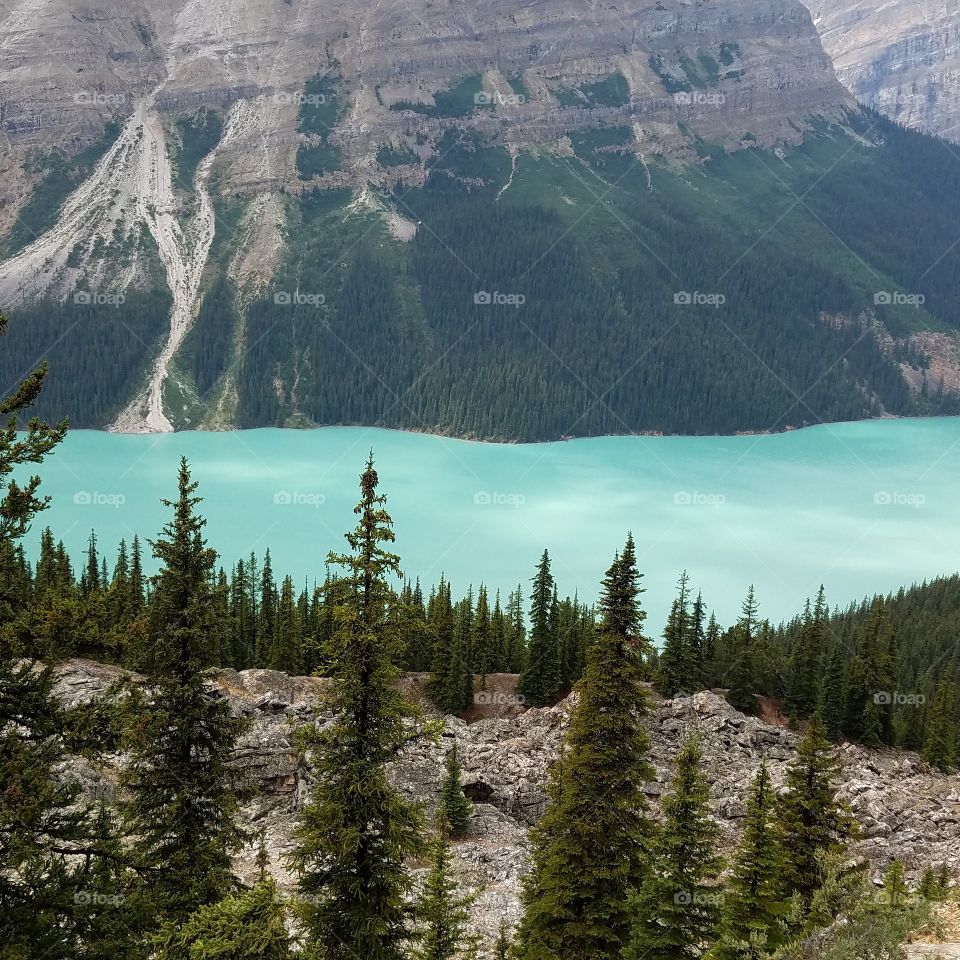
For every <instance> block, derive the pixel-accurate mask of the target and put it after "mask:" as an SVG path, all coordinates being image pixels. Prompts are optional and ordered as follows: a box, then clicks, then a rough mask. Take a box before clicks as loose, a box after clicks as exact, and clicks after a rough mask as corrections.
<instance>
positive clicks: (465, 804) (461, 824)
mask: <svg viewBox="0 0 960 960" xmlns="http://www.w3.org/2000/svg"><path fill="white" fill-rule="evenodd" d="M440 805H441V807H442V808H443V812H444V816H445V817H446V820H447V823H448V824H449V825H450V835H451V836H453V837H463V836H465V835H466V833H467V828H468V827H469V826H470V801H469V800H468V799H467V798H466V795H465V794H464V792H463V786H462V784H461V782H460V758H459V757H458V755H457V741H456V740H454V741H453V746H452V747H451V748H450V749H449V750H448V751H447V759H446V773H445V775H444V778H443V783H442V784H441V786H440Z"/></svg>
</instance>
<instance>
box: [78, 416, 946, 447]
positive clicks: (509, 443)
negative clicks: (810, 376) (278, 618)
mask: <svg viewBox="0 0 960 960" xmlns="http://www.w3.org/2000/svg"><path fill="white" fill-rule="evenodd" d="M938 420H956V421H958V422H960V415H949V414H944V415H939V416H923V417H900V416H892V415H886V416H882V417H867V418H864V419H862V420H828V421H823V422H821V423H809V424H804V425H803V426H799V427H786V428H784V429H783V430H741V431H738V432H736V433H660V432H656V431H647V432H644V431H640V432H637V433H598V434H589V435H584V436H570V437H557V438H556V439H554V440H500V439H496V438H479V437H469V436H461V435H458V434H455V433H435V432H433V431H430V430H422V429H417V428H415V427H384V426H378V425H375V424H369V423H328V424H322V425H318V426H310V427H240V428H236V429H230V430H206V429H187V430H173V431H159V430H158V431H140V430H138V431H130V432H125V431H120V430H113V429H109V428H105V427H75V428H70V429H69V430H68V435H69V434H76V433H98V434H104V435H110V436H116V437H150V438H154V439H156V438H159V437H164V436H169V437H175V436H177V435H178V434H210V435H211V436H215V435H218V434H225V435H228V434H250V433H257V432H259V431H267V430H269V431H276V432H282V433H290V434H297V433H321V432H323V431H325V430H379V431H382V432H384V433H397V434H412V435H414V436H421V437H431V438H434V439H437V440H456V441H458V442H460V443H470V444H476V445H478V446H498V447H537V446H548V445H551V444H561V443H577V442H579V441H585V440H626V439H631V438H632V439H642V440H677V439H684V440H735V439H738V438H741V437H779V436H786V435H788V434H791V433H807V432H810V431H812V430H818V429H828V428H830V427H838V426H840V427H842V426H846V425H848V424H868V423H886V422H890V421H896V422H900V423H903V422H907V423H913V422H919V423H926V422H932V421H938Z"/></svg>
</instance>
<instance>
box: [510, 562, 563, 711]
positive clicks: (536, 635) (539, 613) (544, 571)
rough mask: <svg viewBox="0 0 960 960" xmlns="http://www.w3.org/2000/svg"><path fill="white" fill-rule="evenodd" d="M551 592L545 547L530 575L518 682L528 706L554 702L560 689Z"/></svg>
mask: <svg viewBox="0 0 960 960" xmlns="http://www.w3.org/2000/svg"><path fill="white" fill-rule="evenodd" d="M554 593H555V585H554V581H553V575H552V574H551V573H550V555H549V553H547V551H546V550H544V551H543V556H542V557H541V558H540V563H539V565H538V567H537V573H536V575H535V576H534V578H533V593H532V595H531V599H530V646H529V649H528V652H527V664H526V667H525V669H524V670H523V672H522V673H521V674H520V679H519V681H518V682H517V693H518V694H519V695H520V696H521V697H523V699H524V703H526V704H527V705H528V706H531V707H543V706H546V705H548V704H551V703H553V702H554V700H555V698H556V696H557V694H558V693H559V691H560V662H559V655H558V650H557V638H556V634H555V633H554V626H555V623H554V622H553V619H552V617H551V612H552V610H553V600H554Z"/></svg>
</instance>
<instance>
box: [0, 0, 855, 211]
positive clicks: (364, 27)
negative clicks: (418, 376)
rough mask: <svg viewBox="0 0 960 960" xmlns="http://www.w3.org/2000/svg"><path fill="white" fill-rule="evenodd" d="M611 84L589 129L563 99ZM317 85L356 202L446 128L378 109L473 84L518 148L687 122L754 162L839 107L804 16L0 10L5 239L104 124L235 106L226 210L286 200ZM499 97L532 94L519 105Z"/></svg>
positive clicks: (272, 2) (683, 5)
mask: <svg viewBox="0 0 960 960" xmlns="http://www.w3.org/2000/svg"><path fill="white" fill-rule="evenodd" d="M721 47H723V50H724V54H723V56H722V57H721V56H720V52H721ZM701 55H703V56H708V57H710V58H711V59H712V60H713V62H714V63H715V65H716V70H715V71H714V75H712V76H711V77H709V78H707V79H709V81H710V90H711V93H713V94H714V96H713V97H711V98H710V99H709V100H706V99H704V102H702V103H697V102H690V101H687V102H686V103H684V102H683V100H682V98H681V101H677V100H676V99H675V98H674V93H675V91H674V90H672V89H667V87H669V86H670V81H669V79H666V80H665V78H670V77H671V76H673V77H676V78H678V79H679V80H681V81H683V80H684V71H683V62H684V59H685V58H686V62H687V63H688V64H689V65H690V67H691V68H694V69H696V70H700V71H703V70H704V69H705V68H704V67H703V64H702V63H701V62H700V60H699V59H698V58H699V57H700V56H701ZM698 64H699V65H698ZM721 68H722V69H721ZM710 69H711V70H713V69H714V68H713V67H711V68H710ZM717 71H718V72H717ZM616 72H619V73H621V74H622V75H623V76H624V77H625V78H626V80H627V82H628V85H629V88H630V100H629V103H627V104H625V105H622V106H619V107H616V108H612V107H611V108H603V107H598V108H597V109H596V110H593V111H587V110H585V109H581V108H580V107H578V106H577V105H576V102H575V98H574V102H572V103H571V101H570V99H569V98H567V99H566V100H563V99H562V98H560V97H558V96H557V90H558V89H559V88H561V87H563V86H564V85H566V84H569V83H575V82H581V81H589V80H596V79H602V78H603V77H606V76H609V75H611V74H613V73H616ZM318 73H322V74H329V75H338V76H340V77H342V80H343V83H344V84H345V86H346V90H347V96H348V99H349V109H348V110H347V111H346V113H345V115H344V116H343V117H342V118H341V120H340V122H339V128H338V131H337V136H336V140H337V141H338V143H339V144H340V145H341V146H342V147H343V149H344V151H345V154H346V155H347V157H348V159H349V160H350V161H352V162H354V163H356V164H357V170H356V172H355V175H354V176H353V178H352V179H353V180H354V181H355V182H359V181H360V180H362V179H363V176H364V174H365V173H368V172H369V169H370V168H371V167H372V166H373V165H374V160H373V157H374V155H375V152H376V148H377V146H378V145H380V144H382V143H385V142H389V141H390V139H391V138H392V137H395V136H396V135H397V134H398V133H401V132H402V131H403V130H404V129H405V128H408V127H410V126H411V123H413V122H415V124H416V126H417V127H418V128H423V129H426V130H427V132H428V133H429V132H430V131H431V129H432V128H439V127H441V126H442V125H443V124H442V123H441V122H439V121H431V120H428V119H427V118H425V117H422V116H421V117H417V116H416V115H414V114H411V113H409V112H407V111H402V110H401V111H397V110H391V109H390V107H391V105H396V104H397V103H398V101H401V100H408V101H422V102H424V103H427V104H430V103H432V102H433V97H434V95H435V94H436V93H437V92H438V91H441V90H444V89H445V88H447V87H449V86H450V85H451V83H453V82H455V81H456V80H457V79H458V78H460V77H463V76H465V75H470V74H477V75H482V76H483V78H484V89H485V90H486V91H487V93H488V95H489V97H490V100H489V103H491V104H496V106H497V109H496V110H494V111H489V110H488V111H483V112H484V113H486V114H487V117H486V118H485V119H480V120H477V121H475V122H476V123H477V124H478V125H479V126H481V127H483V128H484V129H485V130H486V131H487V132H488V133H490V134H496V135H498V136H499V137H500V138H501V139H502V140H503V141H505V142H512V143H517V142H523V143H534V142H540V141H553V140H556V139H557V138H558V137H559V136H561V135H562V134H563V133H565V132H566V131H568V130H570V129H575V128H578V127H581V126H594V125H596V124H598V123H604V124H608V125H609V124H611V123H617V122H619V123H623V122H627V123H629V122H631V121H633V120H636V121H639V122H641V123H648V124H650V130H651V132H653V131H655V130H656V125H660V124H662V125H666V126H667V127H668V128H670V129H671V130H672V131H673V134H674V135H675V134H676V130H677V123H678V121H682V122H684V123H686V124H687V126H688V127H690V128H691V129H695V130H697V131H698V132H700V133H702V135H704V136H711V137H713V138H715V139H723V140H729V141H731V142H734V143H735V142H737V141H738V139H739V137H740V136H741V135H742V134H743V133H744V131H746V130H750V131H752V132H753V133H754V135H755V136H756V137H758V138H759V139H760V141H761V142H762V141H763V140H764V139H768V140H771V141H776V140H777V139H795V138H796V136H797V130H796V129H795V126H796V124H798V123H799V124H802V123H803V121H804V119H805V118H807V117H809V116H810V115H812V114H824V113H827V114H836V113H837V112H838V111H839V110H840V108H841V106H842V104H843V103H844V102H845V94H844V91H843V89H842V88H841V87H840V85H839V84H838V83H837V81H836V78H835V76H834V74H833V71H832V69H831V65H830V61H829V58H828V57H827V56H826V55H825V54H824V52H823V49H822V48H821V45H820V43H819V40H818V38H817V34H816V31H815V30H814V29H813V27H812V24H811V22H810V17H809V14H808V12H807V10H806V9H805V8H804V7H803V6H802V4H800V3H799V2H797V0H727V2H724V3H720V2H718V0H626V2H625V3H617V4H613V3H593V4H583V3H580V2H577V0H549V2H545V3H536V4H534V3H503V2H501V0H480V2H479V3H474V4H469V5H463V4H452V3H446V2H444V3H440V4H434V3H423V2H419V3H418V2H414V3H397V2H394V3H388V4H385V5H384V4H381V5H379V6H377V7H376V9H371V8H370V7H369V5H365V4H351V3H343V2H340V0H203V2H201V0H157V2H153V3H146V2H144V0H98V3H97V4H96V5H94V6H90V5H89V4H88V3H85V2H83V0H49V2H44V3H37V2H36V0H0V154H4V155H5V157H4V162H3V166H4V173H5V176H4V183H5V186H4V193H3V196H2V197H0V199H2V200H3V201H4V209H2V211H0V230H2V229H3V228H4V227H5V225H6V222H8V221H9V219H10V218H11V217H12V216H13V215H14V214H15V213H16V211H17V210H18V209H19V208H20V207H21V206H22V204H23V202H25V200H26V198H27V196H28V195H29V190H30V188H31V187H32V186H33V185H34V182H35V181H34V176H33V173H32V172H31V165H30V164H29V163H25V161H26V158H27V157H28V155H29V154H30V152H31V151H36V150H40V151H43V150H49V149H51V148H66V149H67V150H68V152H70V151H75V150H76V149H77V148H78V147H79V146H80V145H82V144H83V143H88V142H89V141H90V140H92V139H93V138H94V137H95V136H96V135H98V134H99V133H100V132H102V130H103V128H104V125H105V123H106V122H107V121H108V120H111V119H112V120H116V121H118V122H119V123H120V124H121V125H122V124H124V123H125V122H126V121H127V120H128V119H129V118H130V117H131V116H132V115H134V114H136V112H137V110H138V109H139V108H140V107H143V106H145V107H146V108H147V109H148V111H155V112H157V113H159V114H160V115H165V116H166V115H173V114H176V113H178V112H182V111H186V110H189V109H193V108H195V107H197V106H198V105H201V104H216V105H219V106H221V107H223V108H225V109H226V108H229V107H230V106H231V105H232V104H236V102H237V101H242V102H243V103H244V107H243V109H242V113H243V117H242V122H240V123H238V124H237V129H235V130H234V131H233V132H232V134H231V138H230V143H229V144H227V145H226V149H225V150H224V151H223V156H222V157H221V158H220V163H221V164H222V165H223V167H224V168H225V170H226V171H227V176H226V179H225V182H224V184H223V187H224V189H225V191H226V190H233V191H236V190H246V191H249V192H251V193H257V192H258V191H259V190H261V189H263V188H267V187H269V188H271V189H276V188H278V187H279V186H281V185H290V184H291V183H293V182H295V179H296V177H295V173H294V168H293V156H294V155H295V152H296V147H297V144H298V137H297V134H296V116H297V112H298V106H299V103H300V102H301V101H300V100H299V99H298V97H300V96H302V92H303V89H304V84H305V82H306V80H307V79H308V78H309V77H311V76H313V75H315V74H318ZM705 76H706V75H705ZM511 81H512V82H514V83H518V84H520V85H521V86H522V88H523V89H524V90H525V91H526V92H525V93H524V94H522V95H519V96H518V95H514V94H513V90H512V88H511V86H510V82H511ZM665 83H666V86H665ZM687 89H689V86H688V87H687ZM692 99H693V100H694V101H696V98H692ZM791 120H793V121H794V125H793V126H791V123H790V121H791ZM433 132H436V130H435V129H434V130H433ZM668 139H669V137H668Z"/></svg>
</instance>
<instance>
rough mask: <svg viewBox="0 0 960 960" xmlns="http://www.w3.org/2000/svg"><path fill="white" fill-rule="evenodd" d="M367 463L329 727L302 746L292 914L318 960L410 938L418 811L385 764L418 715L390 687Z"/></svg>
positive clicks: (395, 644) (390, 644) (377, 532)
mask: <svg viewBox="0 0 960 960" xmlns="http://www.w3.org/2000/svg"><path fill="white" fill-rule="evenodd" d="M378 484H379V478H378V476H377V471H376V470H375V469H374V465H373V457H372V455H371V457H370V459H369V460H368V461H367V464H366V467H365V469H364V471H363V474H362V475H361V477H360V491H361V499H360V502H359V504H358V505H357V507H356V508H355V510H354V512H355V513H356V514H357V516H358V518H359V520H358V523H357V526H356V528H355V529H354V530H352V531H351V532H349V533H347V534H346V539H347V542H348V544H349V545H350V553H348V554H339V555H337V554H331V556H330V558H329V562H330V563H333V564H337V565H340V566H342V567H344V568H345V569H346V575H345V577H344V578H343V580H342V583H343V585H344V587H345V590H344V591H343V593H342V594H341V595H340V597H339V598H338V599H339V602H338V603H337V605H336V607H335V608H334V613H333V616H334V620H335V630H334V632H333V634H332V637H331V649H330V651H329V660H330V675H331V678H332V683H331V685H330V687H329V689H328V690H327V691H326V692H325V694H324V698H323V707H324V709H325V711H326V712H327V713H328V714H329V715H330V716H331V717H332V722H330V723H329V724H328V725H326V726H323V727H320V726H315V727H312V728H310V730H309V731H308V733H307V735H306V737H305V746H306V747H307V748H308V749H309V750H310V752H311V754H312V756H313V760H314V768H315V771H316V786H315V787H314V789H313V794H312V796H311V798H310V802H309V803H308V805H307V806H306V808H305V809H304V810H303V813H302V817H301V821H300V824H299V826H298V828H297V830H296V847H295V849H294V852H293V855H292V857H291V863H292V865H293V866H294V867H295V868H296V869H297V871H298V873H299V890H300V900H299V902H298V904H297V912H298V914H299V917H300V921H301V924H302V926H303V930H304V935H305V940H306V944H307V949H308V950H309V951H312V953H314V954H316V955H319V956H320V957H323V958H324V960H356V958H357V957H363V958H364V960H402V958H404V957H406V955H407V950H408V947H409V941H410V939H411V908H410V904H409V902H408V894H409V892H410V889H411V879H410V875H409V873H408V872H407V869H406V865H405V861H406V860H407V859H408V858H409V857H412V856H414V855H417V854H419V853H420V852H421V851H422V843H421V838H420V831H421V819H422V817H421V812H420V809H419V807H418V806H417V805H415V804H413V803H410V802H409V801H407V800H406V799H405V798H404V797H403V795H402V794H401V793H400V792H399V791H398V790H397V789H396V788H395V787H393V786H391V784H390V782H389V781H388V779H387V764H388V763H390V762H391V761H392V760H394V759H396V757H397V756H398V754H399V753H400V751H401V750H402V749H403V748H404V747H405V746H406V745H408V744H409V743H410V742H411V741H412V740H413V739H415V737H416V735H417V731H418V729H419V727H420V717H419V714H418V712H417V711H416V710H415V709H414V708H413V707H412V706H411V705H410V704H409V703H408V702H407V700H406V699H405V698H404V696H403V694H402V693H401V691H400V689H399V688H398V685H397V681H398V680H399V678H400V670H399V668H398V667H397V665H396V659H397V657H398V656H399V655H400V654H401V652H402V651H400V649H399V646H400V641H399V638H398V637H397V636H396V630H395V624H393V623H392V622H391V620H390V617H389V614H388V604H389V603H390V602H391V599H392V596H393V594H392V591H391V589H390V587H389V584H388V581H387V578H388V577H391V576H395V577H399V574H400V567H399V565H400V560H399V557H397V556H396V554H394V553H391V552H389V551H388V550H387V549H385V546H384V545H385V544H390V543H392V542H393V540H394V533H393V521H392V520H391V518H390V515H389V514H388V513H387V510H386V506H385V504H386V497H384V496H383V495H381V494H378V493H377V486H378Z"/></svg>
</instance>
